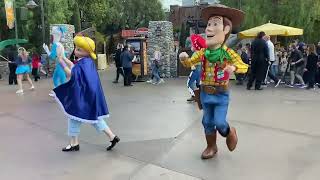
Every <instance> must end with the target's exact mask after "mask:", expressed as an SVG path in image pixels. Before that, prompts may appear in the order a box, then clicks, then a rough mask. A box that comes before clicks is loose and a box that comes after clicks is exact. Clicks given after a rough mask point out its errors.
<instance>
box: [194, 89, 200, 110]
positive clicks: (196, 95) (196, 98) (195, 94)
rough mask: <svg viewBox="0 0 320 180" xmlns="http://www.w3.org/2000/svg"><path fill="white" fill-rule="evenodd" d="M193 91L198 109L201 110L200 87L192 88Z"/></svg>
mask: <svg viewBox="0 0 320 180" xmlns="http://www.w3.org/2000/svg"><path fill="white" fill-rule="evenodd" d="M193 92H194V98H195V101H196V102H197V104H198V107H199V109H200V110H202V104H201V99H200V88H199V89H196V90H194V91H193Z"/></svg>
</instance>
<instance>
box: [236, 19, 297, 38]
mask: <svg viewBox="0 0 320 180" xmlns="http://www.w3.org/2000/svg"><path fill="white" fill-rule="evenodd" d="M261 31H264V32H265V33H266V34H267V35H270V36H300V35H303V29H299V28H293V27H289V26H283V25H279V24H273V23H267V24H264V25H261V26H257V27H254V28H251V29H248V30H245V31H241V32H239V37H240V38H241V39H245V38H254V37H256V36H257V34H258V33H259V32H261Z"/></svg>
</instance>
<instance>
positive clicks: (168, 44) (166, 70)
mask: <svg viewBox="0 0 320 180" xmlns="http://www.w3.org/2000/svg"><path fill="white" fill-rule="evenodd" d="M147 43H148V47H147V54H148V60H149V62H148V65H149V66H148V67H150V64H151V60H152V59H153V54H154V52H155V49H156V48H157V47H159V49H160V52H161V55H162V57H161V62H160V64H161V68H160V75H161V76H162V77H166V78H170V77H176V76H177V58H176V57H177V56H176V53H175V48H174V39H173V26H172V23H171V22H169V21H150V22H149V31H148V41H147ZM149 72H151V71H149Z"/></svg>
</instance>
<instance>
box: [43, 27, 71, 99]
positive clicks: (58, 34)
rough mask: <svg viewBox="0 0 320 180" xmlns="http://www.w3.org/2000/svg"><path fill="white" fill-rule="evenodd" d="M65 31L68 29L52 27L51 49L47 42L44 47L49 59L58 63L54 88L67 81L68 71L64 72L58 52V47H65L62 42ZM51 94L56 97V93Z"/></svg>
mask: <svg viewBox="0 0 320 180" xmlns="http://www.w3.org/2000/svg"><path fill="white" fill-rule="evenodd" d="M65 32H66V30H65V29H64V28H63V27H60V26H53V27H52V35H53V43H52V48H51V51H50V50H49V48H48V46H47V45H46V44H43V48H44V50H45V51H46V53H47V54H48V56H49V59H50V60H53V61H55V64H56V67H55V69H54V72H53V77H52V80H53V86H54V88H55V87H58V86H59V85H61V84H64V83H65V82H66V81H67V76H66V73H65V72H64V70H63V68H62V67H61V65H60V63H59V60H58V58H57V54H58V53H59V52H58V49H60V48H59V47H63V45H62V44H61V41H62V38H63V35H64V33H65ZM49 96H51V97H54V93H53V92H51V93H50V94H49Z"/></svg>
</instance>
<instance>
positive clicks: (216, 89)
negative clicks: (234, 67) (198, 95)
mask: <svg viewBox="0 0 320 180" xmlns="http://www.w3.org/2000/svg"><path fill="white" fill-rule="evenodd" d="M200 89H201V91H203V92H205V93H207V94H219V93H223V92H226V91H228V89H229V88H228V85H224V86H209V85H201V86H200Z"/></svg>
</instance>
